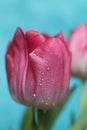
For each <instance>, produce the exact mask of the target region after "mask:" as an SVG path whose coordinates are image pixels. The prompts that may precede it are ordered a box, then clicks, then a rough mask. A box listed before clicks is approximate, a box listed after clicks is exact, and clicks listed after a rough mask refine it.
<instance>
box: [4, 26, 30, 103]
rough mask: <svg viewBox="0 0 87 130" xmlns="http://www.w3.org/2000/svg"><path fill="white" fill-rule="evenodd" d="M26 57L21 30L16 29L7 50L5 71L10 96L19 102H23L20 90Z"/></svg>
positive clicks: (22, 85) (25, 47) (24, 41)
mask: <svg viewBox="0 0 87 130" xmlns="http://www.w3.org/2000/svg"><path fill="white" fill-rule="evenodd" d="M27 57H28V53H27V46H26V40H25V38H24V34H23V32H22V30H21V29H20V28H18V29H17V30H16V33H15V35H14V38H13V40H12V41H11V42H10V43H9V46H8V49H7V53H6V70H7V76H8V83H9V86H10V87H9V88H10V91H11V94H12V96H13V97H14V98H15V99H16V100H20V102H22V100H23V91H22V90H23V87H25V79H26V74H25V73H26V71H25V69H26V65H27Z"/></svg>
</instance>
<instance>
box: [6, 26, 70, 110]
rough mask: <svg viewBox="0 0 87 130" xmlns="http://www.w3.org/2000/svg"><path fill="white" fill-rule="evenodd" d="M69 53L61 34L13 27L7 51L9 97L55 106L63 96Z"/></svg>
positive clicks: (40, 105) (29, 103)
mask: <svg viewBox="0 0 87 130" xmlns="http://www.w3.org/2000/svg"><path fill="white" fill-rule="evenodd" d="M70 62H71V55H70V52H69V50H68V48H67V46H66V44H65V41H64V39H63V37H62V34H58V35H56V36H54V37H48V36H46V35H44V34H40V33H38V32H36V31H28V32H26V33H24V32H23V31H22V30H21V29H20V28H18V29H17V30H16V33H15V34H14V37H13V39H12V40H11V42H10V43H9V45H8V48H7V52H6V70H7V78H8V84H9V90H10V92H11V95H12V97H13V98H14V99H15V100H16V101H18V102H20V103H22V104H25V105H28V106H36V107H38V108H40V109H50V108H52V107H55V106H57V105H58V104H60V103H61V102H63V100H64V99H65V97H66V94H67V91H68V86H69V80H70Z"/></svg>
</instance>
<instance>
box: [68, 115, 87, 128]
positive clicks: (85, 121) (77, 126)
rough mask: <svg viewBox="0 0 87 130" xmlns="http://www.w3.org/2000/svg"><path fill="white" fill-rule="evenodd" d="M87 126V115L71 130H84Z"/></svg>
mask: <svg viewBox="0 0 87 130" xmlns="http://www.w3.org/2000/svg"><path fill="white" fill-rule="evenodd" d="M86 124H87V114H85V115H83V116H82V117H81V119H80V120H79V121H78V122H76V123H75V124H74V125H73V126H72V127H71V128H70V130H82V129H83V128H84V126H86Z"/></svg>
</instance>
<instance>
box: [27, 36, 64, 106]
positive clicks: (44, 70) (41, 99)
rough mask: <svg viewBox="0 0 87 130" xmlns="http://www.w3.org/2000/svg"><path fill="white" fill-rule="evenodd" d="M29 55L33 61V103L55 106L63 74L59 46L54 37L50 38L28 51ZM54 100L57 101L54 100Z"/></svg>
mask: <svg viewBox="0 0 87 130" xmlns="http://www.w3.org/2000/svg"><path fill="white" fill-rule="evenodd" d="M29 57H30V59H31V61H32V63H33V68H34V70H33V73H34V75H35V81H36V85H35V90H34V93H35V94H36V97H35V98H36V100H35V105H37V106H39V107H40V108H44V107H45V108H48V107H51V106H52V105H54V106H55V104H58V97H59V92H60V89H61V88H60V87H61V82H62V74H63V68H62V67H63V58H62V52H61V49H60V46H59V45H58V44H57V42H56V40H55V38H50V39H48V40H47V41H46V42H44V44H42V45H41V46H39V47H38V48H36V49H35V50H34V51H33V52H32V53H30V54H29ZM63 91H64V90H63ZM26 93H27V92H26ZM56 98H57V99H56ZM56 100H57V102H55V101H56ZM48 104H49V105H48Z"/></svg>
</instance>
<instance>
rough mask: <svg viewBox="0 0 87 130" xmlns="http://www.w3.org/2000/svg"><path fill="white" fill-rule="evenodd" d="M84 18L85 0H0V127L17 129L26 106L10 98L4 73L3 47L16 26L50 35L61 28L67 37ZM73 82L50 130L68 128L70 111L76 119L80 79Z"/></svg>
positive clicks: (1, 129) (86, 9) (66, 129)
mask: <svg viewBox="0 0 87 130" xmlns="http://www.w3.org/2000/svg"><path fill="white" fill-rule="evenodd" d="M86 21H87V1H86V0H61V1H59V0H0V130H8V129H9V128H11V127H12V130H18V129H19V126H20V123H21V119H22V117H23V112H24V110H25V108H26V107H24V106H22V105H19V104H17V103H16V102H15V101H13V99H12V98H11V96H10V94H9V91H8V85H7V80H6V73H5V58H4V56H5V52H6V47H7V44H8V41H9V40H10V39H11V38H12V36H13V34H14V32H15V30H16V28H17V27H18V26H20V27H21V28H22V29H23V30H24V31H27V30H29V29H34V30H37V31H39V32H43V33H48V34H50V35H54V34H56V33H58V32H59V31H61V30H62V31H63V32H64V35H65V37H67V36H68V34H69V32H70V30H71V29H72V28H74V27H75V26H77V25H79V24H81V23H84V22H86ZM73 85H77V89H76V91H75V92H74V94H73V95H72V97H71V98H70V101H69V102H68V103H67V105H66V106H65V108H64V110H63V111H62V114H60V116H59V119H57V120H56V122H55V124H54V126H53V127H52V130H55V129H56V130H58V129H59V130H68V127H69V123H70V115H71V113H73V114H75V118H76V119H78V112H79V97H80V95H79V94H80V85H81V83H80V80H79V79H75V78H72V79H71V82H70V86H71V87H72V86H73Z"/></svg>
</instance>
